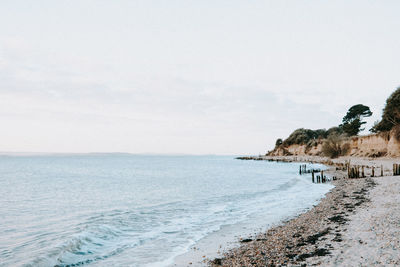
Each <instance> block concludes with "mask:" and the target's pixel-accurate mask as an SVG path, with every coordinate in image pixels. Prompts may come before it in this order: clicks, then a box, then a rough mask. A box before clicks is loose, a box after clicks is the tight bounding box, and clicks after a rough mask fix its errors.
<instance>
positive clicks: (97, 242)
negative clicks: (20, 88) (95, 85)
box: [0, 154, 331, 266]
mask: <svg viewBox="0 0 400 267" xmlns="http://www.w3.org/2000/svg"><path fill="white" fill-rule="evenodd" d="M298 166H299V164H294V163H273V162H266V161H240V160H235V159H234V157H233V156H139V155H124V154H110V155H100V154H99V155H96V154H92V155H66V156H65V155H64V156H61V155H56V156H2V157H0V266H81V265H89V266H167V265H169V264H171V263H173V262H174V258H175V257H176V256H178V255H180V254H183V253H185V252H187V251H188V250H189V249H190V247H191V246H193V245H195V244H196V243H197V242H199V240H201V239H202V238H205V237H207V236H208V235H210V234H213V235H217V236H218V232H219V231H220V230H221V229H222V228H223V227H224V226H227V225H235V224H240V223H248V224H250V225H252V224H254V228H255V229H256V228H257V227H260V226H262V225H256V224H257V223H258V224H260V222H261V223H263V224H265V225H269V224H272V223H277V222H279V221H280V220H282V219H284V218H287V217H290V216H294V215H296V214H298V213H299V212H301V211H303V210H304V209H305V208H309V207H312V205H314V204H316V203H317V202H318V200H319V199H320V198H321V197H322V196H323V195H324V194H325V193H326V192H327V191H328V190H329V189H330V188H331V185H328V184H324V185H321V184H312V183H311V181H310V180H311V179H310V177H309V176H300V175H298ZM316 167H319V168H320V167H321V166H316ZM256 222H257V223H256Z"/></svg>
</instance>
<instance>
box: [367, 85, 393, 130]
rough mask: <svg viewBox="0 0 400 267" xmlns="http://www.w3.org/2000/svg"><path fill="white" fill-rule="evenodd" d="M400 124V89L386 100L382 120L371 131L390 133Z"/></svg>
mask: <svg viewBox="0 0 400 267" xmlns="http://www.w3.org/2000/svg"><path fill="white" fill-rule="evenodd" d="M399 124H400V87H398V88H397V89H396V91H394V92H393V93H392V94H391V95H390V96H389V98H388V99H387V100H386V105H385V108H384V109H383V114H382V120H381V121H380V122H378V123H375V125H374V126H373V127H372V128H371V129H370V131H371V132H374V133H376V132H384V131H390V130H391V129H392V128H393V127H394V126H396V125H399Z"/></svg>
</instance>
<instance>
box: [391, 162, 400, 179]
mask: <svg viewBox="0 0 400 267" xmlns="http://www.w3.org/2000/svg"><path fill="white" fill-rule="evenodd" d="M395 175H400V164H393V176H395Z"/></svg>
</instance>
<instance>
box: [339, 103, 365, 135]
mask: <svg viewBox="0 0 400 267" xmlns="http://www.w3.org/2000/svg"><path fill="white" fill-rule="evenodd" d="M371 115H372V112H371V110H370V109H369V107H368V106H364V105H362V104H358V105H354V106H352V107H351V108H349V110H348V111H347V114H346V116H344V117H343V120H342V124H341V125H340V127H341V128H342V129H343V131H344V132H345V133H346V134H347V135H348V136H353V135H357V134H358V133H359V132H360V131H362V130H364V128H361V126H362V125H363V124H365V123H366V122H365V121H363V118H365V117H371Z"/></svg>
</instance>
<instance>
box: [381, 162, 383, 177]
mask: <svg viewBox="0 0 400 267" xmlns="http://www.w3.org/2000/svg"><path fill="white" fill-rule="evenodd" d="M381 176H383V165H381Z"/></svg>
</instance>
